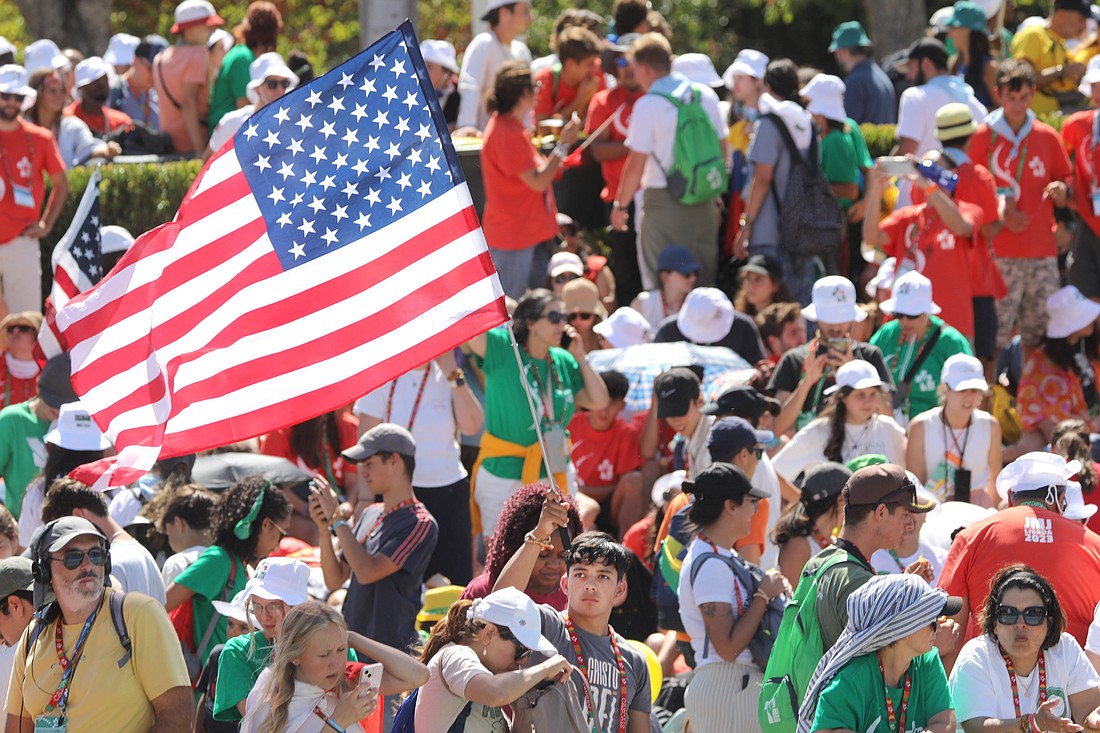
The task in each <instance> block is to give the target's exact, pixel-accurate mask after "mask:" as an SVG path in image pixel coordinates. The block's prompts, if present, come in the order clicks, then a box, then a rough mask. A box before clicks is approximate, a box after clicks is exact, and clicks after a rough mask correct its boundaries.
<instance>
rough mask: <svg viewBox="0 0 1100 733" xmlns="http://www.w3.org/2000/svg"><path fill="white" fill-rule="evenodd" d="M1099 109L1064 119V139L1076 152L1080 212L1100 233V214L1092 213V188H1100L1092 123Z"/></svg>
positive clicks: (1099, 153)
mask: <svg viewBox="0 0 1100 733" xmlns="http://www.w3.org/2000/svg"><path fill="white" fill-rule="evenodd" d="M1095 115H1096V110H1093V109H1086V110H1084V111H1081V112H1075V113H1074V114H1072V115H1070V116H1069V118H1067V119H1066V121H1065V122H1064V123H1062V141H1063V142H1064V143H1065V146H1066V151H1067V152H1068V153H1069V154H1070V155H1071V156H1073V194H1074V198H1076V199H1077V215H1078V216H1080V217H1081V221H1083V222H1085V223H1086V224H1088V225H1089V228H1090V229H1092V231H1093V234H1096V235H1100V216H1096V215H1095V214H1093V213H1092V191H1093V190H1094V189H1098V190H1100V182H1098V177H1100V171H1098V170H1097V164H1098V163H1100V145H1093V143H1092V126H1093V118H1094V117H1095Z"/></svg>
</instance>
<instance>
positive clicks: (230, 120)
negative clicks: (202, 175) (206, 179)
mask: <svg viewBox="0 0 1100 733" xmlns="http://www.w3.org/2000/svg"><path fill="white" fill-rule="evenodd" d="M248 74H249V77H250V79H251V80H250V81H249V82H248V91H247V92H246V94H247V95H248V101H249V102H251V104H246V105H245V106H243V107H241V108H240V109H235V110H233V111H232V112H227V113H226V114H225V115H223V116H222V118H221V121H220V122H218V126H217V127H215V128H214V132H213V133H212V134H211V135H210V144H209V145H208V146H207V147H206V152H205V153H204V154H203V155H204V157H205V158H209V157H210V156H211V155H213V154H214V153H216V152H217V151H218V149H219V148H220V147H221V146H222V145H225V144H226V143H227V142H229V139H230V138H231V137H233V135H234V134H236V132H237V130H239V129H240V128H241V125H243V124H244V122H245V120H247V119H248V118H249V117H251V116H252V115H253V113H255V111H256V110H258V109H260V108H261V107H263V106H265V105H267V104H270V103H271V102H274V101H275V100H276V99H278V98H279V97H281V96H283V95H284V94H286V93H287V92H288V91H290V90H291V89H294V88H295V87H296V86H298V75H297V74H295V73H294V72H293V71H291V70H290V68H289V67H287V65H286V62H285V61H283V57H282V56H280V55H279V54H277V53H275V52H274V51H272V52H270V53H265V54H262V55H261V56H260V57H259V58H258V59H256V60H255V61H253V62H252V63H251V64H249V66H248Z"/></svg>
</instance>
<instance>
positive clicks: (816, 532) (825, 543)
mask: <svg viewBox="0 0 1100 733" xmlns="http://www.w3.org/2000/svg"><path fill="white" fill-rule="evenodd" d="M810 534H811V535H813V538H814V542H816V543H817V544H819V545H821V549H822V550H824V549H825V548H826V547H832V546H833V543H834V540H832V539H829V538H827V537H825V535H823V534H821V530H820V529H818V528H817V525H816V524H813V525H810Z"/></svg>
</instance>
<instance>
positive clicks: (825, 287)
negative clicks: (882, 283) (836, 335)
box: [802, 275, 867, 323]
mask: <svg viewBox="0 0 1100 733" xmlns="http://www.w3.org/2000/svg"><path fill="white" fill-rule="evenodd" d="M812 301H813V302H811V303H810V304H809V305H808V306H806V307H805V308H803V309H802V317H803V318H805V319H806V320H809V321H814V322H815V323H852V322H856V323H859V322H860V321H863V320H865V319H866V318H867V314H866V313H865V312H864V311H863V309H862V308H860V307H859V305H858V304H856V286H855V285H852V281H851V280H849V279H848V278H846V277H842V276H840V275H827V276H826V277H823V278H821V279H820V280H818V281H817V282H815V283H814V290H813V297H812Z"/></svg>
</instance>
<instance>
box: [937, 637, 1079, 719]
mask: <svg viewBox="0 0 1100 733" xmlns="http://www.w3.org/2000/svg"><path fill="white" fill-rule="evenodd" d="M1043 654H1045V655H1046V669H1047V695H1048V697H1059V698H1061V700H1062V705H1061V709H1059V706H1055V709H1054V714H1055V715H1062V716H1068V715H1069V696H1070V695H1075V694H1077V693H1078V692H1082V691H1084V690H1088V689H1091V688H1095V687H1100V675H1097V674H1096V670H1094V669H1093V668H1092V664H1091V663H1090V662H1089V660H1088V657H1086V656H1085V652H1084V651H1083V650H1082V649H1081V645H1080V644H1078V643H1077V640H1076V639H1074V638H1073V637H1072V636H1070V635H1069V634H1065V633H1063V634H1062V638H1061V639H1060V640H1059V641H1058V643H1057V644H1055V645H1054V646H1053V647H1052V648H1050V649H1047V650H1046V651H1045V652H1043ZM1016 684H1017V687H1018V688H1019V691H1020V710H1021V712H1022V714H1024V715H1027V714H1030V713H1034V712H1035V711H1036V710H1037V709H1038V708H1039V665H1035V667H1033V668H1032V670H1031V674H1029V675H1027V676H1024V675H1021V674H1017V675H1016ZM948 685H949V686H950V688H951V699H952V700H954V702H955V718H956V719H957V720H958V721H959V724H960V727H961V724H962V723H963V722H965V721H967V720H972V719H973V718H1000V719H1002V720H1003V719H1010V718H1015V717H1017V715H1016V711H1015V709H1014V707H1013V705H1012V686H1011V682H1010V680H1009V677H1008V670H1007V669H1006V668H1005V663H1004V659H1003V658H1002V657H1001V652H1000V650H999V648H998V646H997V640H996V638H993V637H990V636H988V635H986V634H982V635H981V636H979V637H976V638H974V639H971V640H970V641H968V642H966V644H965V645H964V646H963V648H962V651H960V652H959V658H958V659H957V660H956V661H955V666H954V668H953V669H952V670H951V678H950V680H948Z"/></svg>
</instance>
